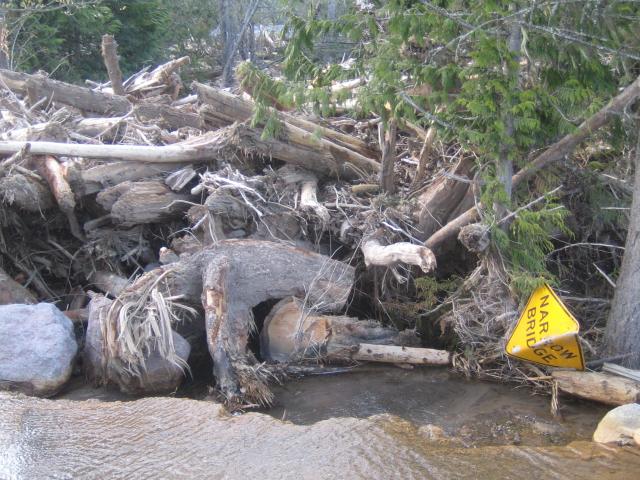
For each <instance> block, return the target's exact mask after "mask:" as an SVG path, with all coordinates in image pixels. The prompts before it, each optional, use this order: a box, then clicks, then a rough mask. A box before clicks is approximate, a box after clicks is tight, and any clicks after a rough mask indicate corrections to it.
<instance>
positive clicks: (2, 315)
mask: <svg viewBox="0 0 640 480" xmlns="http://www.w3.org/2000/svg"><path fill="white" fill-rule="evenodd" d="M77 351H78V344H77V343H76V339H75V336H74V334H73V323H72V322H71V320H69V319H68V318H67V317H66V316H65V315H64V314H63V313H62V312H61V311H60V310H58V309H57V308H56V307H55V305H52V304H50V303H38V304H36V305H18V304H15V305H0V389H5V390H17V391H21V392H23V393H26V394H27V395H38V396H44V397H46V396H51V395H54V394H55V393H56V392H58V391H59V390H60V388H61V387H62V386H63V385H64V384H65V383H66V382H67V380H69V377H70V376H71V372H72V370H73V361H74V358H75V356H76V353H77Z"/></svg>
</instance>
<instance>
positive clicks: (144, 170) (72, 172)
mask: <svg viewBox="0 0 640 480" xmlns="http://www.w3.org/2000/svg"><path fill="white" fill-rule="evenodd" d="M181 166H182V164H180V163H131V162H113V163H105V164H103V165H98V166H95V167H92V168H88V169H86V170H79V169H78V168H77V167H74V168H72V169H68V170H67V179H68V181H69V183H70V185H71V188H72V189H73V191H74V192H75V194H76V195H77V196H78V197H83V196H86V195H91V194H93V193H97V192H99V191H101V190H103V189H105V188H108V187H113V186H115V185H118V184H120V183H122V182H126V181H136V180H141V179H153V178H155V177H161V176H163V175H166V174H168V173H171V172H174V171H176V170H178V169H179V168H180V167H181Z"/></svg>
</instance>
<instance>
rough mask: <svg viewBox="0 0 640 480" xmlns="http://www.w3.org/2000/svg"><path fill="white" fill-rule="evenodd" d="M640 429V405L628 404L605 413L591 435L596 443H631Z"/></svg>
mask: <svg viewBox="0 0 640 480" xmlns="http://www.w3.org/2000/svg"><path fill="white" fill-rule="evenodd" d="M638 429H640V404H637V403H629V404H627V405H622V406H620V407H616V408H614V409H613V410H611V411H610V412H609V413H607V414H606V415H605V416H604V418H603V419H602V420H600V423H599V424H598V428H596V431H595V433H594V434H593V441H594V442H598V443H619V444H622V445H628V444H632V443H633V438H634V435H635V433H634V432H636V431H637V430H638Z"/></svg>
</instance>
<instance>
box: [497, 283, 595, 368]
mask: <svg viewBox="0 0 640 480" xmlns="http://www.w3.org/2000/svg"><path fill="white" fill-rule="evenodd" d="M579 330H580V324H578V322H577V320H576V319H575V318H573V315H571V313H570V312H569V310H568V309H567V307H565V306H564V304H563V303H562V301H561V300H560V299H559V298H558V297H557V295H556V294H555V293H554V291H553V290H551V288H550V287H549V286H548V285H543V286H541V287H538V288H536V289H535V290H534V292H533V293H532V294H531V297H530V298H529V301H528V302H527V306H526V307H525V308H524V311H523V312H522V315H520V319H519V320H518V323H517V324H516V327H515V328H514V330H513V332H512V333H511V337H510V338H509V341H508V342H507V346H506V347H505V350H506V353H507V355H509V356H512V357H516V358H519V359H520V360H527V361H529V362H533V363H537V364H540V365H544V366H546V367H565V368H575V369H576V370H584V357H583V356H582V349H581V348H580V342H579V340H578V331H579Z"/></svg>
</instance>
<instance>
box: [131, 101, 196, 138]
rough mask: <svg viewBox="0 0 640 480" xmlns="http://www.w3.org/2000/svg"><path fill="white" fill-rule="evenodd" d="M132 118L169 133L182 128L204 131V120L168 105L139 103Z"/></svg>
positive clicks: (194, 114)
mask: <svg viewBox="0 0 640 480" xmlns="http://www.w3.org/2000/svg"><path fill="white" fill-rule="evenodd" d="M133 116H134V117H135V118H137V119H138V120H140V121H141V122H145V123H148V122H154V123H155V124H157V125H158V126H159V127H161V128H165V129H167V130H170V131H174V130H178V129H179V128H183V127H190V128H197V129H199V130H202V129H204V127H205V125H204V119H203V118H202V117H201V116H200V115H198V114H196V113H189V112H184V111H182V110H180V109H179V108H175V107H171V106H169V105H160V104H153V103H148V102H145V103H141V104H139V105H136V106H135V108H134V109H133Z"/></svg>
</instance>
